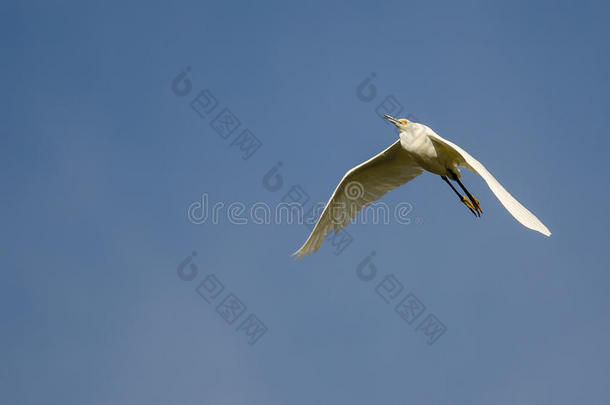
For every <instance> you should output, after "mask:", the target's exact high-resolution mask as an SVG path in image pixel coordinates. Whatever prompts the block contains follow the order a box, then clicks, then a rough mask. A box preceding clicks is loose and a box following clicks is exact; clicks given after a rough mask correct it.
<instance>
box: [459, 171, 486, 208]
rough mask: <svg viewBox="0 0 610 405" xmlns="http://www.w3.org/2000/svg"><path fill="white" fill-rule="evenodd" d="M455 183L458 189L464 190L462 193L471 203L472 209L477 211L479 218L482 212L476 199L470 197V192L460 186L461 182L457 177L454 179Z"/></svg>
mask: <svg viewBox="0 0 610 405" xmlns="http://www.w3.org/2000/svg"><path fill="white" fill-rule="evenodd" d="M455 181H457V183H458V184H459V185H460V187H462V190H464V192H465V193H466V195H467V196H468V198H469V199H470V202H472V205H473V206H474V209H475V210H476V211H477V214H479V216H481V213H482V212H483V210H482V209H481V206H480V205H479V200H477V199H476V198H474V197H473V196H472V194H470V192H469V191H468V190H467V189H466V187H465V186H464V185H463V184H462V182H461V181H460V179H459V178H458V177H457V176H456V177H455Z"/></svg>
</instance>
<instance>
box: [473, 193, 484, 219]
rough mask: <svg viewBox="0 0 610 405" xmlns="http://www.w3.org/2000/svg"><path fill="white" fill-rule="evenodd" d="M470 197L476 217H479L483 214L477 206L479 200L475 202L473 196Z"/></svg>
mask: <svg viewBox="0 0 610 405" xmlns="http://www.w3.org/2000/svg"><path fill="white" fill-rule="evenodd" d="M471 197H472V205H473V206H474V207H473V208H474V209H475V211H476V212H477V214H478V216H481V214H482V213H483V210H482V209H481V206H480V205H479V200H477V199H476V198H475V197H474V196H471Z"/></svg>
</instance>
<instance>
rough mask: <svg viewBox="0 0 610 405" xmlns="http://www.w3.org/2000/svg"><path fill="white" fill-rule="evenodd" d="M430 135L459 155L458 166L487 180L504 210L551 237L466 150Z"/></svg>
mask: <svg viewBox="0 0 610 405" xmlns="http://www.w3.org/2000/svg"><path fill="white" fill-rule="evenodd" d="M428 135H429V136H430V138H431V139H432V141H435V142H436V143H438V144H439V145H441V147H445V148H449V149H450V150H451V151H453V152H454V153H456V154H457V155H458V165H460V166H462V167H465V168H466V169H468V170H470V171H473V172H475V173H477V174H478V175H479V176H481V177H482V178H483V180H485V182H486V183H487V185H488V186H489V188H490V189H491V191H492V192H493V193H494V194H495V195H496V197H497V198H498V200H500V202H501V203H502V205H504V208H506V209H507V210H508V212H510V213H511V215H512V216H513V217H515V219H516V220H517V221H519V222H521V224H523V225H524V226H525V227H527V228H530V229H533V230H534V231H538V232H540V233H541V234H543V235H545V236H551V231H549V229H548V228H547V227H546V226H544V224H543V223H542V222H540V220H539V219H538V218H536V216H535V215H534V214H532V213H531V212H530V211H529V210H528V209H527V208H525V207H524V206H523V205H521V203H520V202H519V201H517V200H516V199H515V198H514V197H513V196H512V195H510V193H509V192H508V191H506V189H504V187H502V184H500V183H499V182H498V180H496V179H495V177H494V176H492V175H491V173H489V172H488V171H487V169H486V168H485V166H483V165H482V164H481V162H479V161H478V160H476V159H475V158H473V157H472V156H470V155H469V154H468V153H467V152H466V151H465V150H464V149H462V148H460V147H459V146H457V145H456V144H454V143H452V142H449V141H448V140H446V139H444V138H441V137H440V136H439V135H437V134H436V133H435V132H434V131H432V130H430V131H429V132H428Z"/></svg>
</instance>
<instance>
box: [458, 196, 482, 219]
mask: <svg viewBox="0 0 610 405" xmlns="http://www.w3.org/2000/svg"><path fill="white" fill-rule="evenodd" d="M462 202H463V203H464V205H465V206H466V207H468V209H469V210H470V212H472V214H473V215H474V216H475V217H478V216H479V214H478V211H477V210H476V208H475V207H474V205H472V203H471V202H470V200H469V199H468V198H466V197H464V196H462Z"/></svg>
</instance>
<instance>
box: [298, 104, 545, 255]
mask: <svg viewBox="0 0 610 405" xmlns="http://www.w3.org/2000/svg"><path fill="white" fill-rule="evenodd" d="M384 117H385V118H386V119H387V120H388V121H390V122H391V123H392V124H394V125H395V126H396V127H397V128H398V130H399V137H400V139H399V140H398V141H396V142H395V143H394V144H393V145H392V146H390V147H389V148H387V149H386V150H384V151H383V152H381V153H380V154H378V155H377V156H374V157H373V158H371V159H369V160H367V161H366V162H364V163H362V164H360V165H358V166H356V167H354V168H353V169H351V170H349V171H348V172H347V173H346V174H345V176H343V179H342V180H341V182H340V183H339V185H338V186H337V188H336V189H335V191H334V193H333V194H332V196H331V197H330V200H328V203H327V204H326V206H325V207H324V211H323V212H322V215H320V218H319V219H318V222H317V223H316V226H315V227H314V229H313V231H312V232H311V234H310V235H309V238H307V241H305V243H304V244H303V246H301V248H300V249H299V250H297V251H296V252H295V253H294V254H293V256H296V257H303V256H306V255H309V254H311V253H313V252H315V251H316V250H318V249H319V248H320V246H321V245H322V242H323V241H324V237H325V236H326V234H328V233H329V232H330V231H334V232H335V233H337V232H339V231H340V230H341V229H342V228H343V227H345V226H346V225H347V224H348V223H349V222H350V221H351V220H352V219H354V217H355V216H356V215H357V214H358V212H359V211H360V210H361V209H362V208H364V207H366V206H367V205H369V204H371V203H372V202H374V201H376V200H378V199H379V198H381V197H382V196H383V195H384V194H385V193H387V192H388V191H390V190H393V189H395V188H397V187H399V186H401V185H403V184H405V183H407V182H408V181H410V180H413V179H414V178H415V177H417V176H419V175H420V174H421V173H422V172H423V171H424V170H425V171H428V172H431V173H434V174H437V175H439V176H440V177H441V178H442V179H443V180H444V181H445V182H446V183H447V184H449V186H450V187H451V189H452V190H453V191H454V192H455V193H456V194H457V195H458V197H459V199H460V201H461V202H462V203H464V205H466V207H468V209H469V210H470V211H471V212H472V213H473V214H474V215H475V216H477V217H480V216H481V213H482V210H481V207H480V205H479V201H478V200H477V199H476V198H475V197H474V196H473V195H472V194H470V192H469V191H468V190H467V189H466V187H465V186H464V185H463V184H462V182H461V181H460V177H461V174H460V171H459V169H458V166H461V167H464V168H466V169H468V170H470V171H472V172H474V173H476V174H478V175H480V176H481V177H482V178H483V180H485V182H486V183H487V185H488V186H489V188H490V189H491V191H492V192H493V193H494V194H495V195H496V197H497V198H498V200H500V202H501V203H502V205H504V208H506V209H507V210H508V212H510V213H511V214H512V216H513V217H515V219H516V220H517V221H519V222H520V223H521V224H523V225H524V226H526V227H527V228H530V229H533V230H535V231H538V232H540V233H542V234H543V235H545V236H551V232H550V231H549V230H548V228H547V227H546V226H544V224H543V223H542V222H540V220H539V219H538V218H536V216H535V215H534V214H532V213H531V212H530V211H528V209H527V208H525V207H524V206H523V205H521V204H520V203H519V201H517V200H516V199H515V198H514V197H513V196H512V195H510V194H509V193H508V191H506V190H505V189H504V187H502V185H501V184H500V183H499V182H498V181H497V180H496V179H495V178H494V177H493V176H492V175H491V173H489V172H488V171H487V169H486V168H485V166H483V165H482V164H481V163H480V162H479V161H478V160H476V159H475V158H473V157H472V156H470V155H469V154H468V153H467V152H466V151H464V150H463V149H462V148H460V147H459V146H457V145H455V144H454V143H452V142H449V141H448V140H446V139H443V138H441V137H440V136H439V135H437V134H436V133H435V132H434V131H433V130H432V129H430V128H429V127H427V126H426V125H423V124H419V123H415V122H410V121H408V120H406V119H396V118H393V117H390V116H389V115H385V116H384ZM450 180H453V181H455V182H457V184H458V185H459V186H460V188H461V189H462V190H463V191H464V193H465V194H466V196H463V195H461V194H460V193H459V191H458V190H456V188H455V187H454V186H453V184H452V183H451V182H450Z"/></svg>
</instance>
